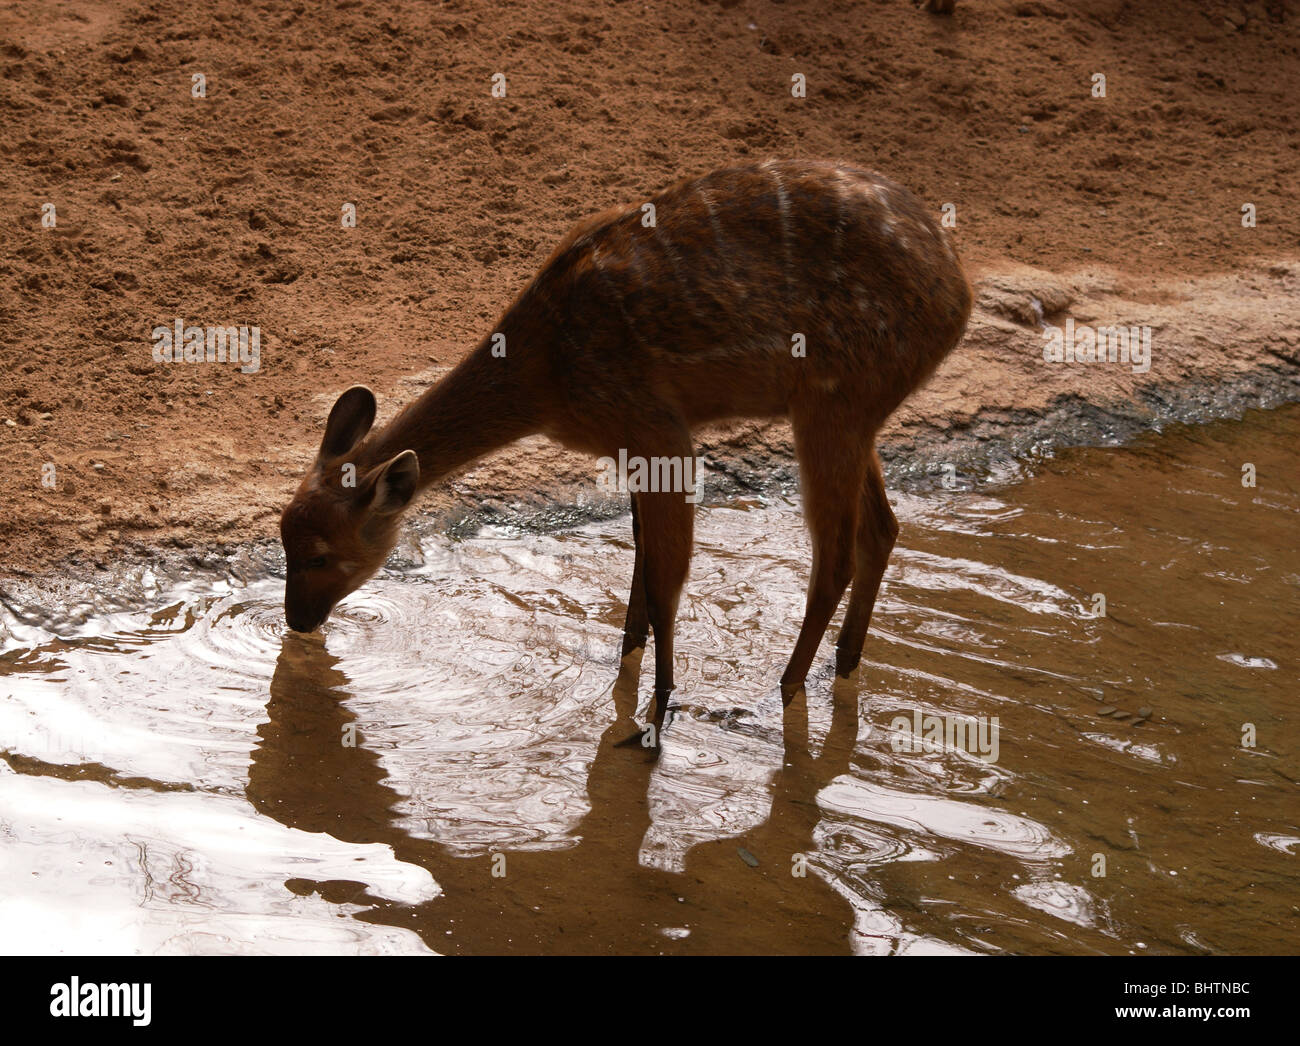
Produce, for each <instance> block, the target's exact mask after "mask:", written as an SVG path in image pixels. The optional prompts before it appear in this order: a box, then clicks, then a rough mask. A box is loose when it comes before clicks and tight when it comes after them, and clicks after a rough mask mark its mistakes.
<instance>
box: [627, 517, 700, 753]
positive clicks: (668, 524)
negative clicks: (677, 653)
mask: <svg viewBox="0 0 1300 1046" xmlns="http://www.w3.org/2000/svg"><path fill="white" fill-rule="evenodd" d="M638 501H639V505H638V513H639V523H640V527H641V547H642V549H643V553H642V558H643V581H644V588H645V601H646V616H647V617H648V619H649V622H650V628H651V630H652V631H653V632H654V637H655V700H654V713H653V716H652V719H653V722H654V724H655V730H656V732H657V731H659V730H660V729H662V727H663V723H664V713H665V712H666V711H667V710H668V700H669V697H670V696H671V694H672V692H673V624H674V621H675V619H676V617H677V604H678V601H679V600H680V598H681V594H682V585H683V584H684V583H685V581H686V574H687V571H688V570H689V569H690V562H691V545H692V542H693V540H694V523H695V506H694V505H692V504H690V503H689V502H688V501H687V500H686V495H685V492H677V491H674V492H670V493H669V492H665V493H653V494H652V493H642V494H639V495H638Z"/></svg>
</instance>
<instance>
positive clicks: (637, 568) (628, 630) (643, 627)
mask: <svg viewBox="0 0 1300 1046" xmlns="http://www.w3.org/2000/svg"><path fill="white" fill-rule="evenodd" d="M636 499H637V496H636V495H635V494H633V495H632V498H631V501H632V541H633V543H634V544H635V545H636V558H635V560H634V561H633V565H632V592H631V594H630V595H629V596H628V597H627V622H626V623H625V624H624V625H623V654H622V656H623V657H627V655H628V654H630V653H632V651H634V650H640V649H641V648H642V647H644V646H645V642H646V639H647V637H648V636H649V635H650V617H649V612H648V611H647V609H646V598H645V552H644V550H643V549H642V547H641V520H640V514H639V512H638V511H637V507H636Z"/></svg>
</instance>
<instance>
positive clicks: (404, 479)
mask: <svg viewBox="0 0 1300 1046" xmlns="http://www.w3.org/2000/svg"><path fill="white" fill-rule="evenodd" d="M378 473H379V474H378V475H377V476H375V478H374V494H373V495H372V496H371V498H370V511H371V512H374V513H376V514H378V515H381V516H391V515H392V514H393V513H395V512H401V511H402V509H404V508H406V506H407V505H409V504H410V503H411V499H412V498H414V497H415V488H416V487H417V486H418V485H419V482H420V459H419V458H417V457H416V456H415V451H413V450H404V451H402V453H400V454H398V455H397V457H395V458H390V459H389V460H388V461H385V462H384V463H383V464H382V465H380V466H379V469H378Z"/></svg>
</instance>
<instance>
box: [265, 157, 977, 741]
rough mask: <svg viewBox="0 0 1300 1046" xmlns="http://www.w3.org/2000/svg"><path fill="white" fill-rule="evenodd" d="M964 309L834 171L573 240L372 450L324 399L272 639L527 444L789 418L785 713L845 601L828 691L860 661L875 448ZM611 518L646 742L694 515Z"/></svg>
mask: <svg viewBox="0 0 1300 1046" xmlns="http://www.w3.org/2000/svg"><path fill="white" fill-rule="evenodd" d="M970 310H971V289H970V285H969V283H968V282H967V279H966V276H965V274H964V272H963V269H962V266H961V263H960V261H959V260H958V257H957V255H956V253H955V251H954V249H953V245H952V243H951V242H950V241H949V238H948V233H947V232H946V231H945V230H944V229H942V228H941V227H940V226H939V225H938V224H937V223H936V222H935V221H934V219H933V218H932V217H931V215H930V213H929V212H928V211H927V210H926V209H925V207H924V206H923V205H922V204H921V202H920V201H919V200H918V199H917V198H916V197H915V196H914V195H913V194H912V193H910V192H909V191H907V190H906V189H904V188H902V187H901V186H899V185H897V184H895V183H894V182H892V181H890V180H889V179H887V178H886V177H884V176H882V175H880V174H876V173H873V172H871V171H868V170H863V169H859V168H857V167H854V166H850V165H845V164H840V163H832V162H826V161H810V160H809V161H805V160H768V161H766V162H761V163H750V164H745V165H740V166H733V167H728V168H723V169H721V170H717V171H714V172H713V173H710V174H707V175H704V176H703V177H697V178H693V179H683V180H681V181H678V182H676V183H675V184H673V185H671V186H670V187H668V188H667V189H665V190H663V191H662V192H660V193H659V194H658V195H656V196H654V197H652V198H651V199H649V200H648V201H645V202H642V203H633V204H628V205H626V206H621V207H613V208H610V209H609V210H605V211H602V212H601V213H599V214H596V215H594V216H592V217H589V218H587V219H585V220H583V221H580V222H579V223H578V224H577V225H576V226H574V227H573V228H572V229H571V230H570V231H569V233H568V234H567V236H565V237H564V238H563V239H562V240H561V242H560V243H559V245H558V246H557V247H556V248H555V249H554V251H553V252H552V253H551V255H550V257H549V258H548V259H547V261H546V262H545V263H544V264H543V266H542V268H541V269H540V270H539V271H538V273H537V274H536V276H534V277H533V279H532V280H531V281H530V282H529V283H528V284H527V285H526V286H525V287H524V288H523V289H522V290H521V291H520V292H519V294H518V296H517V297H516V298H515V299H514V301H513V302H512V303H511V305H510V306H509V307H508V308H507V309H506V311H505V313H504V314H503V315H502V316H501V318H500V320H499V321H498V323H497V325H496V329H495V330H494V331H493V332H492V333H491V334H489V335H486V336H485V337H484V338H483V339H482V341H481V342H480V343H479V344H478V346H477V347H476V348H475V349H474V350H473V351H472V352H470V353H469V354H468V355H467V356H465V357H464V358H463V359H462V361H461V362H460V363H459V364H458V365H457V366H455V367H454V368H453V369H452V370H451V371H450V372H449V373H448V374H446V375H445V376H444V377H443V378H442V379H441V380H440V381H438V382H437V383H436V384H434V385H433V386H432V387H430V388H429V389H428V390H427V391H425V392H424V393H423V394H422V395H420V396H419V397H418V398H417V399H415V400H414V401H413V402H411V403H410V404H409V405H407V406H406V407H405V408H404V409H403V410H402V411H400V412H399V413H398V414H397V415H396V416H395V417H394V418H393V419H392V420H391V421H390V422H388V423H387V424H386V425H384V426H382V427H381V428H379V429H378V430H375V431H372V427H373V425H374V421H375V415H376V409H377V407H376V401H375V396H374V394H373V393H372V392H371V390H370V389H369V388H367V387H365V386H363V385H357V386H353V387H352V388H349V389H347V390H346V391H345V392H343V393H342V395H340V396H339V397H338V400H337V401H336V402H335V403H334V406H333V408H332V409H331V410H330V412H329V417H328V419H327V421H326V423H325V433H324V436H323V438H322V439H321V444H320V448H319V450H318V452H317V455H316V459H315V461H314V463H313V464H312V465H311V467H310V468H309V470H308V472H307V474H306V476H305V477H304V478H303V480H302V482H301V484H300V486H299V487H298V489H297V491H296V493H295V494H294V495H293V498H292V500H291V501H290V502H289V503H288V505H287V506H286V507H285V509H284V511H283V514H282V516H281V519H280V535H281V540H282V542H283V545H284V552H285V566H286V584H285V601H284V606H285V618H286V622H287V624H288V626H289V628H291V629H292V630H294V631H297V632H311V631H314V630H315V629H317V628H319V627H320V626H321V625H322V624H323V623H324V622H325V621H326V620H327V618H328V617H329V615H330V613H331V611H332V610H333V608H334V606H335V605H336V604H337V603H338V602H339V601H340V600H341V599H343V598H344V597H345V596H347V595H348V594H350V593H351V592H353V591H355V590H356V589H357V588H359V587H360V586H361V585H362V584H363V583H364V582H365V581H366V580H368V579H369V578H370V577H372V576H373V575H374V574H375V573H376V572H377V571H378V570H379V569H380V568H381V567H382V566H383V565H384V563H385V561H386V560H387V558H388V556H389V554H390V552H391V551H392V550H393V549H394V547H395V546H396V543H397V539H398V534H399V524H400V521H401V519H402V516H403V513H404V512H405V511H406V510H407V509H408V508H409V507H410V506H411V504H412V503H413V502H414V501H415V499H416V496H417V495H418V494H419V493H420V492H421V491H423V490H425V489H427V488H428V487H429V486H430V485H431V484H434V483H437V482H438V481H440V480H442V479H444V478H445V477H447V476H448V475H449V474H451V473H453V472H454V471H456V470H459V469H462V468H464V467H466V466H468V465H469V464H471V463H472V462H474V461H476V460H478V459H479V458H481V457H483V456H485V455H488V454H490V453H492V452H493V451H496V450H499V449H501V448H503V447H506V446H508V445H510V444H512V443H514V442H516V441H517V440H520V439H522V438H524V437H526V436H531V435H537V434H542V435H545V436H546V437H548V438H550V439H551V440H554V441H556V442H558V443H559V444H561V445H563V446H565V447H567V448H570V449H572V450H575V451H579V452H584V453H587V454H590V455H593V456H599V457H602V458H607V459H613V458H616V457H618V455H619V452H620V451H623V452H624V453H625V454H626V455H636V456H639V457H642V458H644V459H659V460H663V459H670V460H682V461H685V460H686V459H688V458H691V456H692V455H693V452H694V450H693V440H692V433H693V432H694V430H696V429H697V428H699V427H700V426H703V425H708V424H713V423H718V422H724V421H727V420H731V419H739V418H763V419H776V418H788V419H789V424H790V427H791V430H792V434H793V445H794V453H795V457H796V459H797V461H798V466H799V486H800V492H801V500H802V505H803V511H804V518H805V523H806V525H807V528H808V530H809V533H810V536H811V544H812V571H811V577H810V581H809V585H808V592H807V601H806V605H805V609H804V618H803V623H802V626H801V627H800V629H799V633H798V637H797V639H796V641H795V645H794V651H793V653H792V654H791V655H790V660H789V662H788V663H787V665H786V668H785V671H784V673H783V674H782V676H781V686H780V689H781V695H782V700H783V702H784V703H785V704H786V705H787V706H788V705H789V702H790V701H791V700H792V698H793V697H794V696H795V695H796V694H797V693H798V692H799V691H800V690H802V689H803V687H804V684H805V682H806V679H807V675H808V672H809V670H810V668H811V666H812V663H813V661H814V659H815V657H816V653H817V648H818V646H819V645H820V643H821V640H822V638H823V636H824V634H825V632H826V630H827V628H828V626H829V625H830V622H831V619H832V617H833V616H834V614H835V612H836V610H837V609H838V607H839V604H840V601H841V599H842V597H843V595H844V592H845V590H846V588H848V587H849V584H850V582H851V583H852V590H851V592H850V595H849V600H848V606H847V609H846V610H845V614H844V619H843V623H842V625H841V628H840V632H839V636H838V638H837V640H836V658H835V670H836V673H837V675H841V676H848V675H850V674H851V673H852V672H853V671H854V670H855V669H856V668H857V666H858V664H859V662H860V659H861V657H862V652H863V648H864V645H865V640H866V634H867V629H868V625H869V623H870V621H871V616H872V611H873V609H874V607H875V603H876V598H877V593H878V591H879V588H880V585H881V581H882V578H883V576H884V573H885V569H886V565H887V562H888V559H889V556H890V554H891V552H892V551H893V548H894V544H895V542H896V539H897V537H898V530H899V528H898V521H897V519H896V518H895V516H894V513H893V511H892V509H891V508H890V504H889V500H888V497H887V496H886V491H885V480H884V472H883V469H882V466H881V461H880V457H879V455H878V453H877V450H876V436H877V433H878V432H879V431H880V429H881V427H882V425H883V424H884V422H885V421H886V419H887V418H888V417H889V416H890V415H891V414H892V413H893V412H894V411H895V410H896V409H897V407H898V406H899V405H900V404H901V403H902V402H903V400H904V399H906V398H907V396H909V395H910V394H911V393H912V392H913V391H914V390H916V389H917V388H918V387H920V386H921V385H923V384H924V383H925V382H926V381H928V380H929V378H930V377H931V375H932V374H933V373H934V371H935V370H936V368H937V367H938V366H939V364H940V362H941V361H942V360H943V359H944V358H945V357H946V356H947V355H948V354H949V353H950V352H951V351H952V350H953V349H954V348H955V347H956V345H957V344H958V342H959V341H960V340H961V337H962V335H963V333H964V332H965V328H966V323H967V320H968V318H969V316H970ZM345 466H350V467H351V471H350V473H349V475H350V476H351V479H352V482H351V483H350V484H345V483H344V481H343V476H344V474H345V472H347V471H348V470H346V469H345ZM669 486H670V487H671V484H670V485H669ZM630 500H631V513H632V533H633V539H634V544H635V553H634V561H633V566H632V585H631V593H630V595H629V597H628V601H627V616H626V621H625V625H624V629H623V641H622V657H623V658H624V659H627V658H628V657H629V655H631V654H633V653H634V652H637V651H643V650H644V648H645V647H646V645H647V642H648V641H649V638H650V637H651V636H653V638H654V715H653V720H654V722H655V723H656V724H659V725H662V724H663V721H664V713H665V711H666V709H667V707H668V703H669V700H670V695H671V694H672V692H673V690H674V689H675V687H674V681H673V632H674V622H675V618H676V615H677V610H678V604H679V600H680V597H681V592H682V588H683V585H684V584H685V582H686V578H687V574H688V570H689V564H690V559H691V551H692V546H693V540H694V508H695V501H696V500H697V499H696V497H694V496H693V494H692V492H691V491H687V490H681V489H667V490H664V489H659V490H654V489H651V490H636V491H635V492H633V493H632V495H631V499H630Z"/></svg>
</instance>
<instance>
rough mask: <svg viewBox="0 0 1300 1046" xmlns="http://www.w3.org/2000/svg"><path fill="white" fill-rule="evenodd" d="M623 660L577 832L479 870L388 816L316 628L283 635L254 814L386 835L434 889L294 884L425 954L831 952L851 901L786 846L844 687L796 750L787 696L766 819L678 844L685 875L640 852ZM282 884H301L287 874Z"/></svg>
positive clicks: (385, 791) (829, 742) (806, 835)
mask: <svg viewBox="0 0 1300 1046" xmlns="http://www.w3.org/2000/svg"><path fill="white" fill-rule="evenodd" d="M637 660H638V657H637V655H633V656H631V657H629V658H627V659H625V660H624V663H623V666H622V667H621V669H620V672H619V675H618V678H617V680H616V681H615V683H614V687H613V694H612V696H613V701H614V706H615V710H616V716H615V719H614V721H613V722H612V723H611V724H610V726H609V727H608V728H607V729H606V730H605V732H604V734H603V736H602V737H601V740H600V743H599V745H598V748H597V751H596V755H595V759H594V761H593V762H592V765H591V767H590V770H589V772H588V779H587V790H588V795H589V799H590V804H591V808H590V811H589V812H588V813H587V814H586V815H585V816H584V817H583V818H582V820H581V821H580V822H579V824H578V825H576V826H575V827H574V829H573V831H572V835H573V836H574V837H575V838H578V839H580V840H581V842H580V845H578V846H576V847H573V848H570V849H565V850H545V851H530V850H517V851H508V852H507V853H506V854H505V875H504V876H502V877H494V876H493V874H492V872H493V867H494V863H493V857H492V856H491V855H484V856H481V857H473V858H464V857H456V856H452V855H451V854H449V853H448V852H447V851H446V850H444V849H443V848H442V847H441V846H439V845H438V844H437V843H436V842H432V841H429V840H426V839H416V838H412V837H411V836H410V835H408V834H407V833H406V832H405V831H403V830H402V829H401V828H400V827H399V824H398V816H397V814H396V813H395V808H396V807H397V806H398V804H399V803H400V802H401V801H402V800H403V798H404V797H403V796H402V795H401V794H400V793H399V792H397V791H396V790H395V789H394V788H393V787H392V784H393V782H392V781H391V780H390V779H389V778H388V776H387V774H386V772H385V770H384V769H383V767H382V766H381V764H380V762H379V758H378V756H377V755H376V754H375V753H374V752H372V751H370V750H369V749H368V748H367V747H366V743H365V736H364V731H362V730H361V729H360V727H359V724H358V723H357V722H356V718H355V716H354V715H353V714H352V712H351V711H350V710H349V709H348V708H347V706H346V700H347V698H348V696H349V693H348V685H349V684H348V679H347V676H346V675H345V674H344V672H343V671H342V669H341V667H340V662H339V659H338V658H336V657H334V656H333V655H332V654H330V653H329V652H328V651H327V650H326V649H325V646H324V643H323V642H322V640H321V639H320V637H319V636H318V635H317V636H299V635H288V636H286V637H285V639H284V643H283V646H282V648H281V652H280V656H279V659H278V661H277V663H276V668H275V674H274V676H273V678H272V681H271V694H270V700H269V702H268V704H267V720H266V722H265V723H263V724H262V726H261V727H260V728H259V730H258V735H259V737H260V739H261V740H260V744H259V745H258V747H257V749H256V750H255V751H254V753H253V759H252V765H251V767H250V769H249V780H248V797H249V799H250V801H251V802H252V803H253V805H254V806H255V807H256V808H257V809H258V810H259V811H260V812H262V813H264V814H266V815H267V816H269V817H272V818H274V819H275V820H277V821H279V822H280V823H282V824H285V825H287V826H289V827H291V828H299V829H303V830H305V831H314V832H328V833H329V834H330V835H332V836H334V837H335V838H338V839H340V840H343V841H346V842H355V843H385V844H387V845H389V846H391V847H392V849H393V851H394V853H395V854H396V856H397V858H398V860H401V861H405V862H409V863H412V864H415V865H418V866H420V867H422V868H425V869H426V870H427V871H428V872H429V873H430V874H431V875H432V876H433V878H434V879H435V881H436V882H437V883H438V884H439V886H440V887H441V888H442V892H443V893H442V896H440V897H437V898H435V899H433V900H431V901H429V902H427V903H424V904H420V905H415V906H411V905H405V904H400V903H397V902H392V901H389V900H387V899H385V898H381V897H376V896H373V895H371V894H369V893H367V892H366V890H365V888H364V885H363V884H351V888H350V889H343V890H341V889H340V887H341V885H342V884H338V883H321V884H314V885H313V884H308V885H307V887H306V888H309V889H315V890H317V891H318V892H320V893H321V895H322V896H324V897H326V898H327V899H329V900H335V899H337V897H338V896H339V895H341V894H342V893H345V894H346V895H347V896H346V899H347V900H348V901H350V902H351V903H354V904H360V905H368V906H369V907H368V908H367V910H365V911H363V912H361V913H358V915H357V918H361V919H365V920H367V921H370V922H373V923H377V924H383V925H390V926H396V927H405V928H408V929H411V930H413V931H414V932H416V933H417V934H419V935H420V937H421V938H422V939H423V940H424V941H425V943H426V944H427V945H428V946H429V947H430V948H432V949H433V950H435V951H438V952H442V953H451V954H457V953H464V954H502V953H514V952H519V953H537V954H567V953H579V954H590V953H601V952H608V953H617V954H627V953H633V954H641V953H658V952H670V953H737V952H764V953H766V952H772V953H789V952H814V953H827V952H831V953H833V952H846V951H847V950H848V947H849V942H848V938H849V927H850V925H851V922H852V909H851V907H850V906H849V904H848V903H847V901H845V900H844V899H843V898H842V897H841V896H840V895H839V894H838V893H836V892H835V891H834V890H833V889H831V887H830V886H829V885H828V884H827V883H826V882H824V881H823V880H822V879H820V878H819V877H818V876H817V875H816V874H815V872H812V871H810V872H809V874H808V875H807V876H806V877H799V876H797V875H794V874H792V868H793V867H794V862H795V860H796V859H795V856H794V855H796V854H804V853H808V852H810V851H811V850H812V847H813V842H812V839H813V832H814V830H815V828H816V825H817V823H818V820H819V818H820V814H819V811H818V807H817V803H816V795H817V792H818V791H819V790H820V789H821V788H822V787H823V786H824V785H825V784H826V783H827V782H829V781H830V780H831V779H832V778H834V777H835V776H836V775H838V774H840V773H842V772H844V771H845V770H846V769H847V768H848V763H849V758H850V755H851V753H852V751H853V746H854V741H855V740H856V734H857V707H856V706H857V700H856V694H839V695H837V700H836V703H835V707H836V711H835V713H834V717H833V720H832V724H831V729H830V733H829V734H828V736H827V738H826V740H825V742H824V743H823V745H822V750H821V753H820V755H819V757H818V758H816V759H814V758H812V756H811V755H810V754H809V746H808V736H807V722H806V720H807V715H806V711H805V710H804V707H803V700H802V698H800V699H798V700H796V702H795V703H793V704H791V705H790V706H789V707H787V708H786V710H785V734H786V756H785V760H784V765H783V768H782V770H781V771H780V772H779V773H778V774H777V775H776V778H775V782H774V794H773V802H772V812H771V816H770V818H769V819H768V821H767V822H766V823H765V824H764V825H762V826H761V827H760V828H758V829H755V830H753V831H750V832H748V833H746V834H745V835H744V836H742V837H739V838H735V837H733V838H727V839H721V840H717V841H715V842H711V843H706V844H702V845H699V846H697V847H695V848H693V849H692V850H691V852H690V853H689V854H688V856H687V860H686V871H685V874H684V875H678V874H673V873H671V872H667V871H663V870H660V869H656V868H651V867H646V866H643V865H642V864H641V863H640V861H639V854H640V848H641V845H642V841H643V839H644V838H645V836H646V832H647V830H648V829H649V827H650V821H651V818H650V811H649V803H648V801H647V797H646V795H647V789H648V787H649V784H650V777H651V774H652V773H653V771H654V768H655V766H656V761H655V760H654V759H653V758H652V757H651V756H650V754H648V753H646V752H644V751H642V750H639V749H637V748H627V747H622V746H620V744H619V742H620V741H621V740H624V739H626V737H627V735H628V726H629V723H630V722H631V720H632V716H633V713H634V712H635V709H636V699H637V691H636V687H637V677H638V669H639V667H640V666H639V665H638V664H637V663H636V661H637ZM838 685H841V686H842V685H845V684H844V683H843V682H842V681H841V683H840V684H838ZM349 735H352V736H349ZM345 740H348V741H353V742H354V743H352V744H346V743H344V742H345ZM742 846H743V847H744V848H745V849H746V850H747V851H749V852H751V853H753V854H755V855H758V858H759V864H758V866H757V867H751V866H750V865H748V864H746V863H745V862H744V861H742V860H741V858H740V857H739V856H738V854H737V849H738V847H742ZM497 868H498V870H500V868H499V865H498V866H497ZM294 889H295V890H297V891H298V892H301V890H302V889H303V887H302V886H301V885H300V884H298V883H295V884H294ZM668 927H689V929H690V934H689V936H687V937H685V938H683V939H673V938H670V937H668V936H666V935H665V934H664V932H663V931H664V929H665V928H668Z"/></svg>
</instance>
